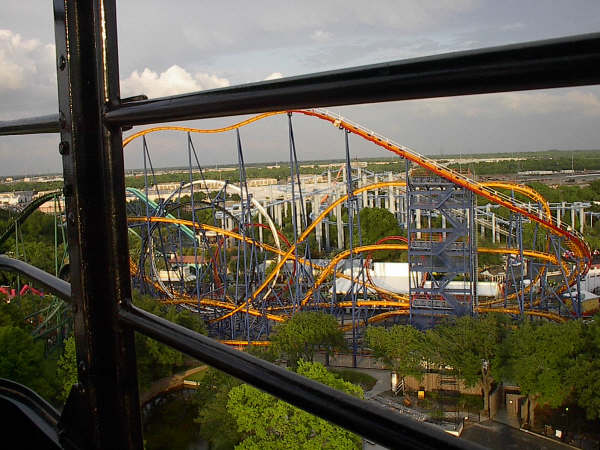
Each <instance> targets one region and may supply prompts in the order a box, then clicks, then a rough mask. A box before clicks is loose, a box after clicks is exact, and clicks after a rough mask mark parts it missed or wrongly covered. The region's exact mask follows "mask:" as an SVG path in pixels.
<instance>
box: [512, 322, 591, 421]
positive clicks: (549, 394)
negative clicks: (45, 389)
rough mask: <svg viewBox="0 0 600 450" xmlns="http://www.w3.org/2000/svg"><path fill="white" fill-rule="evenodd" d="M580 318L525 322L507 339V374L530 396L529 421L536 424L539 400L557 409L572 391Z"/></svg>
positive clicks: (580, 340)
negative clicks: (556, 321) (561, 321)
mask: <svg viewBox="0 0 600 450" xmlns="http://www.w3.org/2000/svg"><path fill="white" fill-rule="evenodd" d="M582 331H583V330H582V324H581V322H580V321H575V320H573V321H569V322H565V323H552V322H537V323H531V322H525V323H524V324H523V325H522V326H521V327H519V328H518V329H517V330H515V331H514V332H513V333H512V334H511V335H510V336H509V339H508V345H507V349H508V351H509V352H510V357H509V358H508V364H507V371H506V374H507V375H508V377H509V378H510V379H511V380H513V381H515V382H516V383H517V384H518V385H519V386H520V387H521V393H523V394H525V395H527V397H528V422H529V424H531V425H533V424H534V423H535V415H534V411H535V407H536V404H537V403H542V404H548V405H549V406H550V407H553V408H556V407H558V406H560V405H562V404H563V402H564V401H565V400H566V399H567V398H568V397H569V395H570V394H571V393H572V391H573V388H574V386H575V380H574V379H573V378H572V377H571V376H570V375H571V373H572V368H573V367H574V366H575V365H576V363H577V355H578V354H579V353H580V352H581V350H582V347H583V339H582Z"/></svg>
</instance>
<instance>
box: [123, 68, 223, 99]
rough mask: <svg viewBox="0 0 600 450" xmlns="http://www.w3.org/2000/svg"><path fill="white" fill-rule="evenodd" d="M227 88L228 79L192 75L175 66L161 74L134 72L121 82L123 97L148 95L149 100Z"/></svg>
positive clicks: (207, 75)
mask: <svg viewBox="0 0 600 450" xmlns="http://www.w3.org/2000/svg"><path fill="white" fill-rule="evenodd" d="M226 86H229V80H228V79H226V78H220V77H218V76H216V75H214V74H212V75H211V74H208V73H200V72H199V73H196V74H195V75H192V74H190V73H189V72H188V71H186V70H185V69H184V68H182V67H180V66H178V65H173V66H171V67H169V68H168V69H167V70H165V71H164V72H161V73H160V74H158V73H156V72H154V71H152V70H150V69H148V68H145V69H144V71H143V72H142V73H139V72H138V71H137V70H135V71H133V72H132V73H131V75H129V77H127V78H126V79H124V80H121V95H122V97H129V96H133V95H140V94H146V95H147V96H148V97H149V98H155V97H164V96H168V95H177V94H185V93H187V92H193V91H203V90H206V89H215V88H220V87H226Z"/></svg>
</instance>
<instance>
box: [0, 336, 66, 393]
mask: <svg viewBox="0 0 600 450" xmlns="http://www.w3.org/2000/svg"><path fill="white" fill-rule="evenodd" d="M0 348H1V349H2V353H0V378H8V379H10V380H14V381H16V382H18V383H22V384H24V385H26V386H27V387H29V388H31V389H33V390H34V391H36V392H37V393H38V394H39V395H41V396H42V397H45V398H47V399H49V400H54V399H55V395H56V392H57V386H56V380H55V377H54V370H55V367H54V364H53V361H51V360H47V359H46V357H45V353H44V343H43V342H41V341H34V339H33V337H31V334H29V333H28V332H27V331H25V330H23V329H22V328H18V327H14V326H2V327H0Z"/></svg>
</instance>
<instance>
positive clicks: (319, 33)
mask: <svg viewBox="0 0 600 450" xmlns="http://www.w3.org/2000/svg"><path fill="white" fill-rule="evenodd" d="M332 36H333V35H332V34H331V33H330V32H328V31H323V30H315V31H313V32H312V33H311V34H310V38H311V39H312V40H313V41H316V42H325V41H328V40H329V39H331V37H332Z"/></svg>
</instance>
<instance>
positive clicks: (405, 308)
mask: <svg viewBox="0 0 600 450" xmlns="http://www.w3.org/2000/svg"><path fill="white" fill-rule="evenodd" d="M284 114H285V115H287V116H288V121H287V123H288V128H289V154H290V161H289V164H290V177H289V180H290V181H289V185H288V186H287V189H286V191H287V195H285V196H283V198H278V199H269V200H265V201H259V200H257V198H256V197H255V196H254V195H253V194H252V192H251V189H250V188H249V187H248V183H247V180H246V176H245V172H246V168H245V165H244V150H243V146H242V139H241V134H240V130H241V129H243V128H244V127H247V126H251V124H252V123H254V122H256V121H258V120H269V118H270V117H272V116H275V115H284ZM294 115H305V116H309V117H311V118H314V119H317V120H323V121H327V122H330V123H331V124H332V125H333V126H334V127H335V128H333V129H332V132H334V133H335V132H337V133H341V134H342V135H343V139H342V142H343V143H344V147H345V155H346V162H345V164H344V165H342V167H341V168H340V171H339V172H338V177H337V178H336V181H335V182H334V185H332V184H331V182H330V183H328V185H327V188H326V189H325V190H314V189H313V190H307V189H306V188H305V186H303V183H302V179H301V177H300V174H299V166H298V160H297V152H296V142H295V137H294V129H293V122H292V118H293V116H294ZM165 130H171V131H180V132H185V133H187V152H188V160H189V161H190V165H189V167H188V169H187V170H188V172H189V182H187V183H183V182H182V183H180V184H179V185H178V186H177V188H176V189H174V190H173V191H172V192H171V193H169V194H166V195H162V196H161V195H158V196H157V197H158V200H157V201H153V200H151V199H150V194H151V193H152V191H153V189H156V185H155V176H154V168H153V167H152V163H151V154H150V151H149V147H148V143H147V140H146V136H147V135H149V134H151V133H154V132H157V131H165ZM227 132H229V133H233V134H234V135H235V136H234V138H235V139H234V142H236V144H237V153H238V170H239V174H240V175H239V182H229V181H217V180H207V179H205V178H204V172H203V168H202V167H201V165H200V163H199V159H201V158H199V156H198V154H197V153H196V150H195V148H194V144H193V139H192V134H205V133H227ZM350 136H357V137H359V138H361V139H366V140H368V141H370V142H371V143H372V144H373V145H376V146H378V147H381V148H382V149H383V150H387V151H390V152H392V153H394V154H396V155H398V156H400V157H401V158H404V160H405V161H406V170H405V172H404V173H400V174H392V173H390V174H389V176H388V177H387V178H388V181H378V180H377V175H376V174H373V173H367V171H362V172H361V169H360V167H358V168H354V169H353V168H352V165H351V156H350V155H351V152H350V144H349V142H350V141H349V137H350ZM136 139H139V140H140V141H141V142H142V146H141V147H142V152H143V157H144V166H145V172H144V180H145V186H144V188H143V189H134V188H127V191H128V193H129V194H130V196H132V198H134V199H135V200H134V201H130V202H128V219H127V220H128V225H129V237H130V247H131V249H132V250H131V254H130V255H129V257H130V268H131V277H132V281H133V285H134V287H136V288H137V289H138V290H139V291H141V292H142V293H145V294H150V295H152V296H154V297H155V298H156V299H157V301H160V302H163V303H165V304H174V305H177V306H178V307H179V308H186V309H188V310H190V311H193V312H195V313H197V314H200V315H201V316H202V317H203V319H204V320H205V321H206V323H207V324H209V329H210V333H211V335H212V336H214V337H216V338H218V339H220V340H221V341H222V342H224V343H227V344H230V345H235V346H244V345H248V344H255V345H265V344H268V342H269V333H270V330H271V329H272V326H273V325H274V324H277V323H281V322H284V321H285V320H287V319H288V318H289V317H291V316H292V315H293V314H294V313H296V312H298V311H300V310H319V311H324V312H327V313H329V314H333V315H335V316H336V317H337V319H338V321H339V323H340V327H342V329H344V330H345V331H347V332H348V339H351V340H352V343H353V346H352V347H353V349H354V356H355V357H356V353H357V352H358V351H360V350H359V347H360V341H361V335H362V331H363V330H364V328H365V327H366V326H367V325H369V324H374V323H377V322H381V321H388V322H389V321H392V322H393V321H398V320H400V321H403V322H409V323H412V324H413V325H415V326H418V327H429V326H432V325H433V324H435V321H436V320H438V319H439V318H442V317H444V316H448V315H465V314H471V315H474V314H478V313H482V312H501V313H505V314H509V315H512V316H525V315H527V316H534V317H543V318H546V319H550V320H554V321H563V320H566V319H568V318H579V317H581V316H582V308H581V302H580V299H581V289H580V280H581V279H582V277H584V276H585V275H586V272H587V271H588V269H589V265H590V261H591V255H590V250H589V247H588V245H587V244H586V242H585V240H584V239H583V237H582V236H581V235H580V234H579V233H577V232H576V231H575V230H574V229H572V228H571V227H567V226H566V224H564V223H560V219H559V218H558V217H557V218H556V219H554V218H553V216H552V214H551V210H550V207H549V204H548V202H546V200H545V199H544V198H543V197H542V196H541V195H540V194H539V193H537V192H536V191H535V190H533V189H532V188H530V187H527V186H523V185H518V184H513V183H504V182H486V183H479V182H477V181H475V180H474V179H471V178H468V177H469V175H470V174H468V173H460V172H457V171H454V170H451V169H449V168H447V167H445V166H443V165H441V164H439V163H437V162H436V161H434V160H431V159H428V158H426V157H424V156H422V155H419V154H417V153H416V152H415V151H413V150H411V149H409V148H407V147H405V146H402V145H400V144H396V143H394V142H392V141H391V140H389V139H387V138H384V137H383V136H380V135H378V134H376V133H375V132H373V131H371V130H368V129H366V128H364V127H362V126H360V125H357V124H355V123H352V122H350V121H348V120H347V119H344V118H342V117H340V116H338V115H335V114H333V113H330V112H327V111H324V110H295V111H282V112H274V113H265V114H260V115H257V116H254V117H252V118H250V119H247V120H245V121H242V122H239V123H236V124H234V125H230V126H227V127H224V128H220V129H194V128H182V127H169V126H166V127H155V128H149V129H146V130H143V131H140V132H137V133H135V134H132V135H131V136H129V137H127V138H126V139H125V140H124V142H123V146H124V147H126V151H131V145H129V146H128V144H131V143H132V142H134V141H135V140H136ZM192 162H194V164H192ZM340 174H343V182H341V183H340V182H338V180H339V175H340ZM328 179H329V181H331V174H329V177H328ZM209 187H210V188H209ZM375 192H376V193H377V194H376V195H373V193H375ZM199 194H201V196H202V200H200V199H199ZM231 194H237V197H236V199H237V198H239V200H238V201H236V202H232V201H230V200H228V199H229V198H230V197H229V196H230V195H231ZM369 194H371V196H369ZM56 195H58V194H54V195H53V194H47V195H46V196H44V197H43V198H40V199H37V200H36V201H35V202H33V203H32V204H31V205H30V206H29V207H27V208H25V210H24V211H23V212H22V213H21V215H19V216H18V218H17V219H16V220H15V225H14V226H13V227H12V228H11V229H9V230H7V232H6V233H5V236H4V239H6V237H7V236H9V235H10V233H11V230H14V229H15V228H16V226H17V224H19V223H21V222H23V220H25V219H26V217H27V216H28V215H29V214H31V212H32V211H33V210H34V209H35V208H36V207H37V206H39V205H40V204H41V203H42V202H44V201H48V200H52V199H53V198H55V197H56ZM475 196H480V197H483V198H484V199H485V200H486V201H487V202H488V205H489V204H491V205H494V206H496V205H497V206H499V207H500V208H498V209H497V210H495V211H496V212H495V213H494V214H493V215H492V217H491V220H486V217H485V211H489V207H486V206H485V205H484V206H481V207H477V206H476V202H475ZM161 197H162V198H161ZM375 198H376V200H375ZM524 200H526V201H527V203H525V201H524ZM375 205H382V206H385V207H386V209H388V210H389V211H390V212H392V213H393V214H394V216H395V218H396V220H397V222H398V224H399V225H400V227H401V228H402V229H403V230H405V234H406V236H388V237H384V238H382V239H380V240H379V241H378V242H374V243H369V244H364V243H363V238H362V236H361V226H360V211H361V209H363V208H367V207H369V206H375ZM282 209H283V213H282ZM502 210H505V211H506V213H505V214H502V212H501V211H502ZM309 211H310V212H309ZM283 214H287V215H288V217H289V216H291V217H290V218H291V225H292V232H288V237H286V235H285V234H283V232H282V228H283V227H282V225H283V221H282V215H283ZM503 217H504V219H503ZM342 218H345V222H344V221H342ZM59 222H60V221H59ZM526 223H527V224H528V225H529V227H530V233H529V234H530V236H531V235H532V236H533V237H532V238H531V237H530V238H529V239H524V238H523V229H524V225H525V224H526ZM331 225H335V227H336V228H337V234H338V241H337V248H336V249H335V251H334V252H331V250H332V249H331V245H330V241H329V239H327V242H326V243H325V245H324V247H326V250H329V254H330V255H331V256H330V257H329V258H328V259H322V258H318V259H317V258H315V253H321V251H322V247H323V245H322V241H323V235H324V234H325V235H326V236H327V237H328V236H329V234H330V228H331ZM478 225H480V226H481V227H484V228H485V227H488V226H489V227H492V228H493V230H492V232H493V233H494V238H495V237H496V236H499V235H504V236H505V246H503V247H499V246H496V247H492V248H488V247H483V246H478V245H477V232H476V231H477V226H478ZM311 242H312V245H311V244H310V243H311ZM381 251H386V252H394V254H395V255H397V256H398V258H397V259H398V260H399V259H400V255H402V254H407V259H408V263H404V264H403V266H404V267H402V268H401V269H402V270H404V272H405V274H404V278H405V279H404V280H401V281H404V282H401V281H399V280H400V279H398V278H393V277H387V278H386V277H385V276H384V277H381V276H377V273H376V272H377V270H376V267H375V266H376V265H377V263H374V262H373V260H374V259H377V253H378V252H381ZM482 253H492V254H497V255H503V256H504V261H505V262H504V264H505V276H504V281H502V282H501V283H489V282H485V281H481V280H479V279H478V278H479V268H478V264H477V261H478V259H477V256H478V254H482ZM388 254H389V253H388ZM379 264H380V265H381V264H382V266H383V267H384V268H385V265H386V264H387V265H388V272H389V270H391V268H392V267H394V263H391V264H389V263H379ZM401 265H402V264H398V263H396V264H395V266H401ZM396 269H398V267H396ZM490 284H492V285H493V286H491V291H490V289H489V288H490V286H489V285H490ZM484 285H488V286H486V287H487V288H488V289H483V287H484ZM478 287H479V288H478ZM486 291H490V292H486ZM50 313H51V314H50V317H51V318H52V319H53V320H56V317H62V318H64V317H65V314H59V315H57V314H56V311H54V310H52V311H50ZM46 328H47V327H41V329H46ZM350 333H351V337H350Z"/></svg>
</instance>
